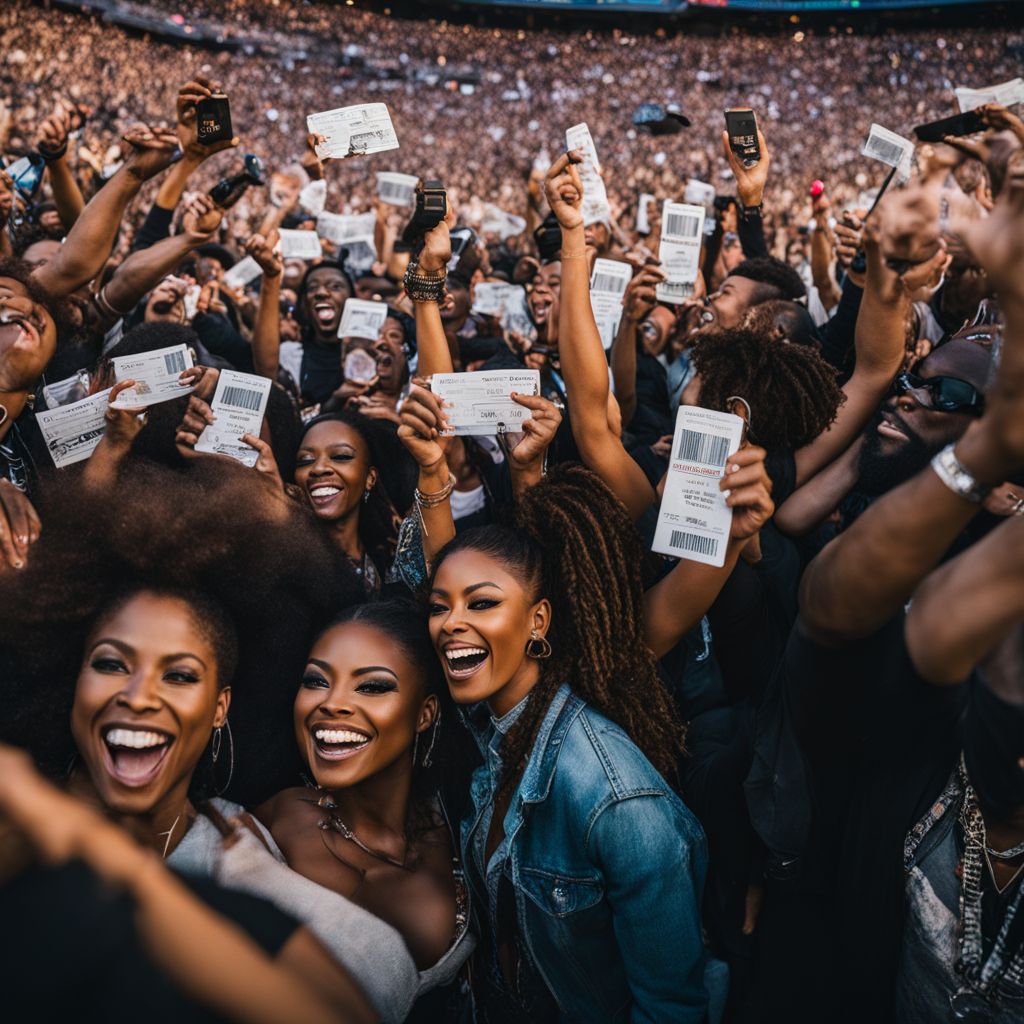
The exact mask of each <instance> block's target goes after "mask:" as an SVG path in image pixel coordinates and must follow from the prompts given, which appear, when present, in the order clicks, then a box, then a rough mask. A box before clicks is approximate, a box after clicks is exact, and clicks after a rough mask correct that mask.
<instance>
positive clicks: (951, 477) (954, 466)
mask: <svg viewBox="0 0 1024 1024" xmlns="http://www.w3.org/2000/svg"><path fill="white" fill-rule="evenodd" d="M954 447H955V445H952V444H950V445H946V447H945V448H943V449H942V451H941V452H939V454H938V455H936V456H935V458H934V459H932V469H933V470H934V471H935V475H936V476H937V477H938V478H939V479H940V480H941V481H942V482H943V483H944V484H945V485H946V486H947V487H948V488H949V489H950V490H951V491H952V492H953V493H954V494H955V495H956V496H957V497H958V498H963V499H964V500H965V501H970V502H973V503H974V504H975V505H980V504H981V503H982V502H983V501H984V500H985V499H986V498H987V497H988V496H989V494H990V493H991V491H992V488H991V487H990V486H989V485H988V484H983V483H980V482H979V481H978V480H977V479H976V478H975V477H974V474H973V473H971V471H970V470H969V469H968V468H967V467H966V466H965V465H964V464H963V463H962V462H961V461H960V460H959V459H958V458H957V457H956V452H954V451H953V448H954Z"/></svg>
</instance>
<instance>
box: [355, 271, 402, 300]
mask: <svg viewBox="0 0 1024 1024" xmlns="http://www.w3.org/2000/svg"><path fill="white" fill-rule="evenodd" d="M394 290H395V287H394V285H393V284H392V283H391V282H390V281H388V280H387V278H384V277H361V278H360V279H359V280H358V281H356V298H357V299H363V300H364V301H366V302H371V301H373V299H374V297H375V296H381V295H384V294H385V293H386V292H392V293H393V292H394Z"/></svg>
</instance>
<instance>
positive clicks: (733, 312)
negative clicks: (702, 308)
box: [708, 274, 759, 330]
mask: <svg viewBox="0 0 1024 1024" xmlns="http://www.w3.org/2000/svg"><path fill="white" fill-rule="evenodd" d="M758 287H759V285H758V283H757V282H756V281H751V280H750V279H749V278H746V277H738V276H737V275H736V274H733V275H732V276H730V277H727V278H726V279H725V280H724V281H723V282H722V287H721V288H719V289H718V291H717V292H715V293H714V294H713V295H709V296H708V307H709V309H710V311H711V313H712V314H713V315H714V323H713V324H711V325H709V326H713V327H714V328H716V329H718V330H722V329H728V328H730V327H738V326H739V325H740V321H741V320H742V319H743V316H744V314H745V313H746V312H747V310H748V309H750V307H751V306H752V305H753V304H754V301H753V300H754V297H755V295H756V294H757V290H758Z"/></svg>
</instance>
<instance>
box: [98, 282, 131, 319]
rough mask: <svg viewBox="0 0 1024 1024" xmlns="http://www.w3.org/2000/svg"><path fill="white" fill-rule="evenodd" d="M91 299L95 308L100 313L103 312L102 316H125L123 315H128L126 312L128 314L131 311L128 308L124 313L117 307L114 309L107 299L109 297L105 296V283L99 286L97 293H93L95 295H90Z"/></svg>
mask: <svg viewBox="0 0 1024 1024" xmlns="http://www.w3.org/2000/svg"><path fill="white" fill-rule="evenodd" d="M92 301H93V304H94V305H95V306H96V308H97V309H98V310H99V311H100V312H101V313H102V314H103V315H104V316H111V317H119V316H120V317H125V316H127V315H128V314H129V313H130V312H131V310H130V309H129V310H128V311H127V312H124V313H122V312H121V310H119V309H115V308H114V307H113V306H112V305H111V304H110V300H109V299H108V298H107V286H106V285H104V286H103V287H102V288H101V289H100V290H99V291H98V292H97V293H96V294H95V295H94V296H93V297H92Z"/></svg>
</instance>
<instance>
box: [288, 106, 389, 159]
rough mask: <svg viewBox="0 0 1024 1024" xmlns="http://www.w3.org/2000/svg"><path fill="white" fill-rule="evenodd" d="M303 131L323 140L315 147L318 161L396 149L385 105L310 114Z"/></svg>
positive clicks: (340, 108)
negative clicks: (307, 130) (306, 130)
mask: <svg viewBox="0 0 1024 1024" xmlns="http://www.w3.org/2000/svg"><path fill="white" fill-rule="evenodd" d="M306 127H307V128H308V129H309V131H310V132H311V133H312V134H315V135H322V136H323V137H324V139H325V140H326V141H325V142H324V144H323V145H320V146H317V147H316V155H317V156H318V157H320V158H321V159H323V158H324V157H346V156H359V155H362V154H366V153H383V152H384V151H385V150H388V149H398V136H397V135H396V134H395V126H394V125H393V124H392V123H391V115H390V114H389V113H388V108H387V104H386V103H359V104H356V105H355V106H351V107H338V108H337V110H324V111H322V112H321V113H319V114H310V115H309V116H308V117H307V118H306Z"/></svg>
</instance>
